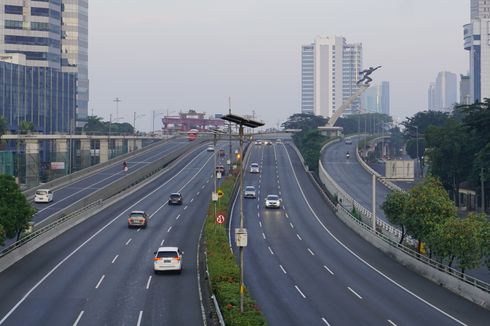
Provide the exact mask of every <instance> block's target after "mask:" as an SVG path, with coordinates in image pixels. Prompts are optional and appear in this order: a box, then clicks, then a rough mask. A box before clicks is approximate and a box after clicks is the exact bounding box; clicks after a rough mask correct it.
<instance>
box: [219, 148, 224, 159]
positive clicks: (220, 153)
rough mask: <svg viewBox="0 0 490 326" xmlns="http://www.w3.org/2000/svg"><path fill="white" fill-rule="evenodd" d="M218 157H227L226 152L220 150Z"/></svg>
mask: <svg viewBox="0 0 490 326" xmlns="http://www.w3.org/2000/svg"><path fill="white" fill-rule="evenodd" d="M218 156H219V157H225V150H224V149H220V150H219V151H218Z"/></svg>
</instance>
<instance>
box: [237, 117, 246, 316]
mask: <svg viewBox="0 0 490 326" xmlns="http://www.w3.org/2000/svg"><path fill="white" fill-rule="evenodd" d="M238 135H239V138H240V162H237V163H238V164H240V191H239V194H240V229H242V230H243V164H242V162H243V125H242V124H240V129H239V132H238ZM240 266H241V268H240V311H241V312H242V313H243V294H244V284H243V283H244V282H243V274H244V273H243V269H244V267H243V247H240Z"/></svg>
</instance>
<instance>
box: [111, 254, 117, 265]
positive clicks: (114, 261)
mask: <svg viewBox="0 0 490 326" xmlns="http://www.w3.org/2000/svg"><path fill="white" fill-rule="evenodd" d="M117 257H119V255H116V256H115V257H114V259H113V260H112V263H111V264H114V262H115V261H116V259H117Z"/></svg>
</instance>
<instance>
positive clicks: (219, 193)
mask: <svg viewBox="0 0 490 326" xmlns="http://www.w3.org/2000/svg"><path fill="white" fill-rule="evenodd" d="M224 194H225V193H224V192H223V190H221V189H218V197H219V198H221V197H223V195H224Z"/></svg>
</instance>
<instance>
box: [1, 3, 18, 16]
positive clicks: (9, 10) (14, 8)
mask: <svg viewBox="0 0 490 326" xmlns="http://www.w3.org/2000/svg"><path fill="white" fill-rule="evenodd" d="M4 8H5V13H6V14H14V15H22V6H10V5H5V7H4Z"/></svg>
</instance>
